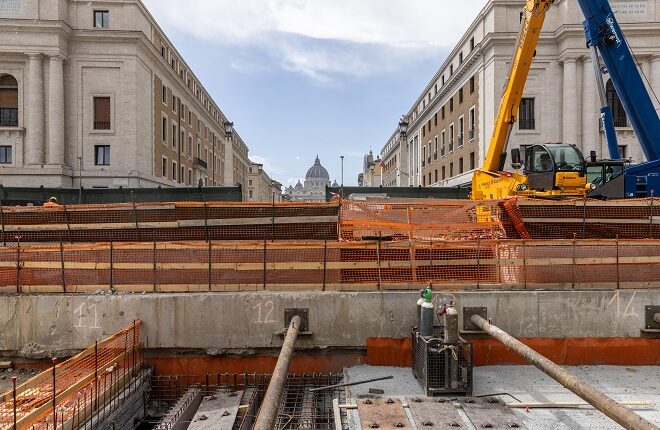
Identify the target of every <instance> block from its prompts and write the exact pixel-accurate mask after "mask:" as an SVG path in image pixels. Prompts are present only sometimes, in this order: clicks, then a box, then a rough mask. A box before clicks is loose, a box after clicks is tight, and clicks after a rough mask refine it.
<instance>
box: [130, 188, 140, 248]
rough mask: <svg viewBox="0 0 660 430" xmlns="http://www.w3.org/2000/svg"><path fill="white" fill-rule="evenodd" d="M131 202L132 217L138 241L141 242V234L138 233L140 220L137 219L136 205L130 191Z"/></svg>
mask: <svg viewBox="0 0 660 430" xmlns="http://www.w3.org/2000/svg"><path fill="white" fill-rule="evenodd" d="M131 203H133V218H135V230H137V239H138V242H142V235H141V234H140V222H139V221H138V213H137V207H136V206H135V196H134V195H133V191H131Z"/></svg>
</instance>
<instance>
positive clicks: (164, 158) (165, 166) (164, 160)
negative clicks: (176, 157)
mask: <svg viewBox="0 0 660 430" xmlns="http://www.w3.org/2000/svg"><path fill="white" fill-rule="evenodd" d="M162 162H163V164H162V165H161V169H162V172H161V173H162V176H163V178H167V158H166V157H163V160H162Z"/></svg>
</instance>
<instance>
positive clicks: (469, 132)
mask: <svg viewBox="0 0 660 430" xmlns="http://www.w3.org/2000/svg"><path fill="white" fill-rule="evenodd" d="M468 136H469V137H470V140H472V139H474V127H472V128H471V129H470V130H469V131H468Z"/></svg>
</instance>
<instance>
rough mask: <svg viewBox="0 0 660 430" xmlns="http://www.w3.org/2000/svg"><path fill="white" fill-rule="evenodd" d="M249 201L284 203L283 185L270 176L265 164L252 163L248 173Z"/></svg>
mask: <svg viewBox="0 0 660 430" xmlns="http://www.w3.org/2000/svg"><path fill="white" fill-rule="evenodd" d="M247 185H248V187H247V201H248V202H275V203H279V202H281V201H282V184H281V183H279V182H278V181H275V180H273V179H271V178H270V176H268V173H266V171H265V170H264V166H263V164H259V163H250V165H249V167H248V171H247Z"/></svg>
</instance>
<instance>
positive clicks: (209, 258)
mask: <svg viewBox="0 0 660 430" xmlns="http://www.w3.org/2000/svg"><path fill="white" fill-rule="evenodd" d="M211 247H212V244H211V241H210V240H209V246H208V248H209V252H208V260H209V291H211V265H212V263H211V251H212V249H211Z"/></svg>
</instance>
